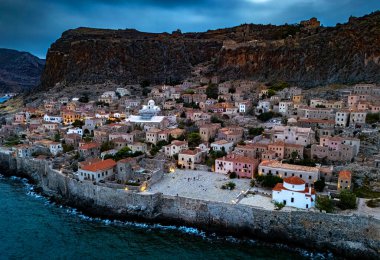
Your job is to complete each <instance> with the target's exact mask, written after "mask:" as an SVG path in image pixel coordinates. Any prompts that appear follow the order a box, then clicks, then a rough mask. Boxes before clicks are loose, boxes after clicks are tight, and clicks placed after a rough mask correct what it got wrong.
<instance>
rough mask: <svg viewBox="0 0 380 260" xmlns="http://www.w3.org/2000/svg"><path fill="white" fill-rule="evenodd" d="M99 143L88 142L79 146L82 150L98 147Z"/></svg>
mask: <svg viewBox="0 0 380 260" xmlns="http://www.w3.org/2000/svg"><path fill="white" fill-rule="evenodd" d="M98 147H99V144H98V143H87V144H84V145H82V146H81V147H79V149H80V150H88V149H94V148H98Z"/></svg>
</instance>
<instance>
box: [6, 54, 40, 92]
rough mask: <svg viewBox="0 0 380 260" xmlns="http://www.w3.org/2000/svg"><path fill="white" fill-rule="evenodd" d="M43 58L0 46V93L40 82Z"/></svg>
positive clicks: (16, 90)
mask: <svg viewBox="0 0 380 260" xmlns="http://www.w3.org/2000/svg"><path fill="white" fill-rule="evenodd" d="M44 65H45V60H42V59H39V58H38V57H36V56H33V55H32V54H30V53H28V52H20V51H16V50H10V49H2V48H0V93H1V92H3V93H4V92H20V91H24V90H29V89H30V88H32V87H35V86H37V85H38V84H40V77H41V73H42V70H43V68H44Z"/></svg>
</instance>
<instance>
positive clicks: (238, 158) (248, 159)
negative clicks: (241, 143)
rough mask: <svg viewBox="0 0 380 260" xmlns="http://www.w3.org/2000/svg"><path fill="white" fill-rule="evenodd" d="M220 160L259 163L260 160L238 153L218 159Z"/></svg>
mask: <svg viewBox="0 0 380 260" xmlns="http://www.w3.org/2000/svg"><path fill="white" fill-rule="evenodd" d="M216 160H218V161H226V162H232V163H249V164H258V162H259V161H258V160H257V159H254V158H251V157H246V156H238V155H231V156H227V157H222V158H218V159H216Z"/></svg>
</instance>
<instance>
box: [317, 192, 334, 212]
mask: <svg viewBox="0 0 380 260" xmlns="http://www.w3.org/2000/svg"><path fill="white" fill-rule="evenodd" d="M315 207H316V208H317V209H319V210H324V211H326V212H327V213H331V212H333V210H334V204H333V202H332V200H331V199H330V198H329V197H326V196H318V197H317V200H316V201H315Z"/></svg>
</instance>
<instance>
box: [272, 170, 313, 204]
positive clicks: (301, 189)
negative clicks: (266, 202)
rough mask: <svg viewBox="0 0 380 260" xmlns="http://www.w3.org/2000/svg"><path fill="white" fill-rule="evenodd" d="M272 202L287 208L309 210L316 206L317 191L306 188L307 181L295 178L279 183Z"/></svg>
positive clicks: (273, 193)
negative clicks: (282, 204) (279, 203)
mask: <svg viewBox="0 0 380 260" xmlns="http://www.w3.org/2000/svg"><path fill="white" fill-rule="evenodd" d="M272 200H273V201H276V202H281V203H284V204H285V205H286V206H290V207H295V208H299V209H308V208H311V207H314V206H315V190H314V189H313V188H311V187H306V186H305V181H304V180H302V179H301V178H299V177H297V176H294V177H288V178H285V179H284V183H277V185H276V186H275V187H274V188H273V189H272Z"/></svg>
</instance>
